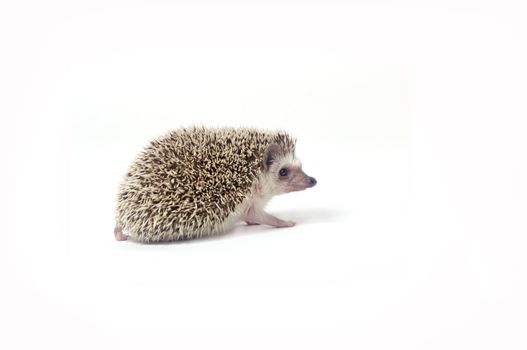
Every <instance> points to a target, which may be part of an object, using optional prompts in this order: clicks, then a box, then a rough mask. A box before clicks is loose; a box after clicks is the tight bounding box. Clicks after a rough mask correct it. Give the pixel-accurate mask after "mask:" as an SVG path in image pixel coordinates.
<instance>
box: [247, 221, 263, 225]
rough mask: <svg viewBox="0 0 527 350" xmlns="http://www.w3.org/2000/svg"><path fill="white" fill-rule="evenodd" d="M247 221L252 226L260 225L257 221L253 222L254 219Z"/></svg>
mask: <svg viewBox="0 0 527 350" xmlns="http://www.w3.org/2000/svg"><path fill="white" fill-rule="evenodd" d="M245 223H246V224H247V225H249V226H252V225H260V224H259V223H257V222H252V221H245Z"/></svg>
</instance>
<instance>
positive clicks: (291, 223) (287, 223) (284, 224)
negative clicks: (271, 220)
mask: <svg viewBox="0 0 527 350" xmlns="http://www.w3.org/2000/svg"><path fill="white" fill-rule="evenodd" d="M295 225H296V222H294V221H285V220H284V221H282V222H280V223H278V224H277V225H275V227H293V226H295Z"/></svg>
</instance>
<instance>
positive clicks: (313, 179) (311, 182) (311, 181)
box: [309, 176, 317, 187]
mask: <svg viewBox="0 0 527 350" xmlns="http://www.w3.org/2000/svg"><path fill="white" fill-rule="evenodd" d="M316 184H317V179H315V178H314V177H312V176H309V187H313V186H315V185H316Z"/></svg>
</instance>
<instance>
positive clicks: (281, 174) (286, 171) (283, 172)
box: [278, 168, 289, 176]
mask: <svg viewBox="0 0 527 350" xmlns="http://www.w3.org/2000/svg"><path fill="white" fill-rule="evenodd" d="M278 174H279V175H280V176H287V174H289V171H288V170H287V169H286V168H282V169H280V171H279V172H278Z"/></svg>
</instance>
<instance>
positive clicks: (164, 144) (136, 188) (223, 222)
mask: <svg viewBox="0 0 527 350" xmlns="http://www.w3.org/2000/svg"><path fill="white" fill-rule="evenodd" d="M295 144H296V139H295V138H294V137H292V136H290V135H289V134H288V133H287V132H284V131H268V130H259V129H252V128H227V127H224V128H208V127H204V126H202V127H197V126H195V127H190V128H181V129H176V130H172V131H170V132H168V133H166V134H165V135H163V136H161V137H159V138H157V139H154V140H153V141H151V142H150V143H149V144H148V145H147V146H146V147H145V148H144V149H143V151H142V152H141V153H140V154H139V155H138V156H137V158H136V159H135V161H134V162H133V163H132V165H131V166H130V168H129V170H128V172H127V173H126V174H125V176H124V177H123V180H122V182H121V184H120V186H119V190H118V194H117V210H116V222H117V223H116V226H115V229H114V235H115V239H116V240H118V241H123V240H127V239H131V240H133V241H137V242H142V243H155V242H167V241H181V240H188V239H195V238H201V237H206V236H211V235H215V234H222V233H226V232H228V231H229V230H231V229H232V228H233V227H234V225H235V224H236V223H237V222H245V223H246V224H247V225H259V224H264V225H270V226H273V227H290V226H293V225H295V222H293V221H287V220H282V219H279V218H277V217H275V216H273V215H271V214H269V213H267V212H265V211H264V207H265V205H266V204H267V203H268V202H269V200H270V199H271V198H272V197H273V196H275V195H279V194H284V193H288V192H293V191H301V190H305V189H307V188H310V187H313V186H315V185H316V183H317V181H316V180H315V178H314V177H311V176H308V175H306V174H305V173H304V171H303V170H302V165H301V163H300V161H299V160H298V159H297V158H296V156H295Z"/></svg>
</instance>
